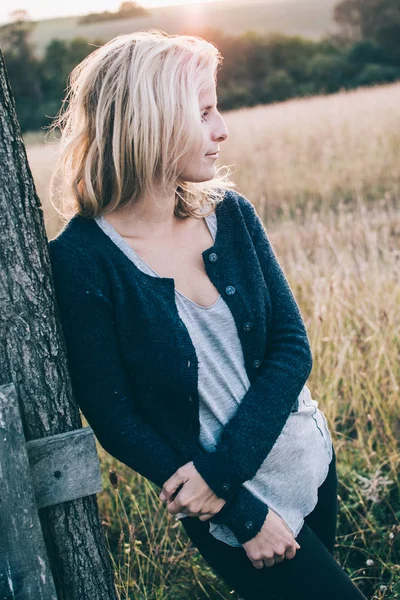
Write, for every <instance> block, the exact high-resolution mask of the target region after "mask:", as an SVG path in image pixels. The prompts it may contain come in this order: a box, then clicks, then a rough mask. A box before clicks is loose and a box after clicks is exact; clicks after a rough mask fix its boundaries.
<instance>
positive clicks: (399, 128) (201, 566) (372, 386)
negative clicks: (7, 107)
mask: <svg viewBox="0 0 400 600" xmlns="http://www.w3.org/2000/svg"><path fill="white" fill-rule="evenodd" d="M225 118H226V121H227V124H228V128H229V130H230V138H229V140H228V141H227V142H226V144H224V145H222V149H223V154H222V153H221V162H222V163H224V164H225V163H227V164H236V165H238V169H237V172H236V174H235V180H236V182H237V183H238V185H239V189H240V191H241V192H242V193H244V194H245V195H246V196H247V197H248V198H249V199H250V200H251V201H252V202H253V203H254V204H255V205H256V207H257V209H258V212H259V214H260V216H261V217H262V218H263V221H264V223H265V225H266V228H267V231H268V233H269V236H270V239H271V241H272V243H273V245H274V248H275V251H276V254H277V255H278V257H279V259H280V261H281V263H282V265H283V268H284V270H285V273H286V275H287V277H288V279H289V281H290V283H291V286H292V289H293V291H294V294H295V296H296V298H297V300H298V302H299V304H300V307H301V311H302V314H303V316H304V319H305V321H306V325H307V329H308V332H309V336H310V341H311V346H312V350H313V354H314V367H313V371H312V374H311V376H310V380H309V382H308V385H309V387H310V389H311V392H312V395H313V398H314V399H316V400H317V401H318V402H319V404H320V408H321V410H322V411H323V412H324V414H325V415H326V417H327V419H328V422H329V425H330V429H331V432H332V437H333V441H334V445H335V449H336V451H337V457H338V472H339V483H340V488H339V494H340V503H339V506H340V514H339V529H338V539H337V542H338V543H337V559H338V560H339V562H340V563H341V565H342V566H343V567H344V568H345V569H346V571H347V572H348V573H349V575H350V576H351V577H352V579H353V580H354V581H355V582H356V583H357V584H358V585H359V586H360V588H361V589H362V591H363V592H364V594H365V595H366V596H367V597H368V598H370V599H371V600H372V599H374V600H378V599H383V598H385V599H392V598H397V597H400V499H399V492H400V481H399V466H400V452H399V439H400V418H399V406H400V403H399V395H400V394H399V388H400V366H399V364H400V363H399V358H400V310H399V308H400V283H399V282H400V210H399V202H398V199H399V197H400V189H399V188H400V170H399V159H400V85H399V84H396V85H390V86H382V87H377V88H375V89H368V90H358V91H355V92H352V93H342V94H337V95H335V96H330V97H324V98H313V99H309V100H293V101H290V102H286V103H283V104H278V105H275V106H267V107H261V106H260V107H255V108H252V109H243V110H239V111H236V112H230V113H227V114H226V115H225ZM28 154H29V160H30V163H31V166H32V169H33V172H34V176H35V180H36V183H37V186H38V189H39V194H40V196H41V198H42V201H43V205H44V209H45V219H46V228H47V231H48V234H49V237H53V236H54V235H55V233H56V231H57V228H58V227H59V223H58V221H57V218H56V217H55V216H54V214H53V213H52V211H51V210H49V207H48V202H47V198H46V186H47V181H48V176H49V169H50V167H51V163H52V160H53V158H54V157H53V156H52V152H51V151H49V150H45V149H43V147H41V146H38V145H33V146H31V147H29V148H28ZM46 161H47V163H46ZM99 451H100V456H101V461H102V468H103V475H104V487H105V489H104V492H103V493H102V494H99V502H100V507H101V511H102V515H103V518H104V522H105V527H107V529H108V532H109V533H108V535H109V539H110V548H111V550H112V552H113V556H114V557H117V556H118V557H119V558H118V559H117V558H115V561H116V563H115V564H116V578H117V582H118V587H119V589H120V593H121V598H124V599H125V598H135V599H139V598H148V599H151V600H153V599H156V598H157V599H162V600H165V599H167V598H168V599H172V598H174V599H175V598H193V599H194V598H200V597H201V598H212V599H214V598H228V597H229V598H232V597H233V596H232V595H230V594H229V590H227V588H226V587H225V586H224V585H223V584H222V583H221V582H219V581H218V580H217V578H215V576H214V574H213V573H212V571H211V570H210V569H209V568H208V567H207V565H206V564H205V562H204V561H203V560H202V559H201V557H200V556H199V554H198V553H197V552H196V551H195V550H194V549H193V548H191V547H190V545H189V544H188V542H187V539H186V537H185V535H184V532H183V528H181V525H180V524H179V523H178V524H174V523H173V520H172V519H171V518H169V515H168V514H166V513H165V511H164V509H163V508H162V509H160V507H159V501H158V499H157V496H156V494H155V491H154V488H153V486H152V485H150V484H148V483H147V482H146V481H145V480H144V479H143V478H142V477H140V476H139V475H136V474H133V473H132V471H130V470H129V469H127V468H125V467H124V466H121V465H118V464H117V463H116V461H115V460H114V459H112V458H111V457H110V456H109V455H107V454H106V453H105V452H104V451H103V450H102V449H100V447H99ZM111 467H113V468H117V469H118V472H119V474H120V477H121V484H120V488H119V490H113V489H112V487H111V485H110V483H109V482H108V480H107V477H106V474H107V471H108V469H109V468H111ZM135 528H136V529H135ZM118 540H119V544H118ZM124 544H125V545H124ZM118 560H119V561H120V562H119V564H117V562H118Z"/></svg>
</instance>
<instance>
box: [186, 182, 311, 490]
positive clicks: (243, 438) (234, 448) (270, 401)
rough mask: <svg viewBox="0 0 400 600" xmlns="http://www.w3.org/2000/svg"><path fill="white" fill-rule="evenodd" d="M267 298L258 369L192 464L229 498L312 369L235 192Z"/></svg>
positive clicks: (269, 259)
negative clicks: (213, 442) (211, 446)
mask: <svg viewBox="0 0 400 600" xmlns="http://www.w3.org/2000/svg"><path fill="white" fill-rule="evenodd" d="M235 194H236V196H237V197H238V202H239V205H240V208H241V210H242V212H243V215H244V218H245V219H246V222H247V226H248V229H249V232H250V236H251V239H252V243H253V245H254V249H255V251H256V255H257V257H258V261H259V264H260V267H261V271H262V274H263V281H262V282H260V285H261V284H262V285H266V287H267V289H268V293H269V296H270V300H271V313H272V314H271V326H270V329H269V332H268V339H267V343H266V347H265V353H264V357H263V360H262V361H261V365H260V367H259V369H258V373H257V375H256V377H255V379H254V380H253V382H252V383H251V385H250V387H249V388H248V390H247V392H246V393H245V395H244V397H243V398H242V400H241V402H240V404H239V406H238V409H237V411H236V412H235V414H234V415H233V416H232V418H231V419H230V420H229V421H228V422H227V423H226V424H225V426H224V428H223V430H222V434H221V437H220V440H219V442H218V444H217V447H216V449H215V451H213V452H210V453H207V454H204V453H201V452H198V453H197V455H196V456H195V458H194V460H193V462H194V466H195V467H196V469H197V470H198V472H199V473H200V475H201V476H202V477H203V479H204V480H205V481H206V482H207V484H208V485H209V487H210V488H211V489H212V490H213V491H214V492H215V493H216V494H217V495H218V496H219V497H221V498H224V499H226V500H229V499H231V498H233V496H234V495H235V492H236V491H237V490H238V489H239V487H240V485H241V484H242V483H243V482H244V481H247V480H249V479H252V478H253V477H254V475H255V474H256V472H257V471H258V469H259V467H260V466H261V464H262V463H263V461H264V460H265V458H266V457H267V456H268V454H269V452H270V451H271V450H272V448H273V446H274V444H275V442H276V440H277V439H278V437H279V435H280V433H281V431H282V429H283V427H284V426H285V423H286V421H287V419H288V417H289V414H290V412H291V409H292V407H293V404H294V403H295V401H296V399H297V398H298V396H299V394H300V392H301V390H302V388H303V386H304V384H305V383H306V381H307V378H308V376H309V375H310V372H311V369H312V353H311V348H310V344H309V340H308V336H307V332H306V329H305V326H304V323H303V320H302V317H301V314H300V310H299V307H298V305H297V303H296V300H295V299H294V297H293V294H292V291H291V289H290V286H289V283H288V282H287V280H286V277H285V275H284V273H283V271H282V269H281V267H280V264H279V262H278V260H277V258H276V256H275V253H274V251H273V249H272V246H271V243H270V241H269V239H268V236H267V233H266V231H265V228H264V226H263V224H262V222H261V220H260V218H259V217H258V215H257V213H256V210H255V209H254V207H253V205H252V204H251V203H250V202H249V200H247V199H246V198H244V196H241V195H239V194H237V193H235Z"/></svg>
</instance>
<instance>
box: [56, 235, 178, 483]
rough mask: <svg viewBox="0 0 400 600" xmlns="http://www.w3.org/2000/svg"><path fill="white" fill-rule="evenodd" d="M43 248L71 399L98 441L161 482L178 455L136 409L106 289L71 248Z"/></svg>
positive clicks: (176, 465) (141, 472)
mask: <svg viewBox="0 0 400 600" xmlns="http://www.w3.org/2000/svg"><path fill="white" fill-rule="evenodd" d="M48 247H49V253H50V259H51V264H52V272H53V280H54V287H55V292H56V300H57V305H58V308H59V313H60V317H61V323H62V328H63V332H64V338H65V341H66V347H67V359H68V365H69V372H70V375H71V382H72V387H73V391H74V396H75V400H76V401H77V403H78V405H79V407H80V409H81V410H82V413H83V414H84V416H85V418H86V419H87V421H88V423H89V425H90V426H91V427H92V429H93V431H94V433H95V435H96V437H97V439H98V441H99V442H100V444H101V446H102V447H103V448H104V449H105V450H106V451H107V452H109V453H110V454H111V455H112V456H114V457H115V458H117V459H118V460H119V461H121V462H123V463H124V464H126V465H127V466H128V467H130V468H132V469H134V470H135V471H137V472H138V473H140V474H142V475H144V476H145V477H146V478H148V479H150V480H151V481H153V482H154V483H156V484H157V485H158V486H160V487H162V486H163V484H164V482H165V481H166V480H167V479H168V478H169V477H171V475H173V473H175V471H176V470H177V469H178V468H179V467H180V466H182V460H181V459H180V458H179V456H178V455H177V453H176V452H175V450H174V449H172V448H171V447H170V446H169V445H168V444H167V443H166V442H165V441H164V440H163V439H162V438H161V437H160V435H159V434H158V433H157V431H156V430H155V429H154V428H153V427H152V426H151V425H150V424H149V423H147V422H145V421H144V420H143V419H142V417H141V416H140V414H139V413H138V412H137V411H136V410H135V398H134V394H133V393H132V386H131V385H130V382H129V381H128V379H127V375H126V372H125V369H124V365H123V362H122V358H121V355H120V350H119V346H118V340H117V336H116V330H115V326H114V313H113V306H112V303H111V302H110V300H109V299H108V298H107V295H106V290H104V289H101V287H99V285H98V284H97V282H94V281H93V277H92V276H91V272H92V269H91V265H90V263H89V261H87V259H86V257H85V256H84V255H83V254H82V256H81V253H80V252H79V251H77V250H76V249H75V248H72V247H67V246H66V244H61V243H58V242H56V241H54V240H52V241H51V242H49V246H48Z"/></svg>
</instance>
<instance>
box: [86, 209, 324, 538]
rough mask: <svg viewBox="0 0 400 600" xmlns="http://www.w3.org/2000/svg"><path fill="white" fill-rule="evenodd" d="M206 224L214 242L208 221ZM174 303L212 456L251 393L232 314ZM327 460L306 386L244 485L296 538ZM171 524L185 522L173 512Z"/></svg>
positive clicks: (216, 528)
mask: <svg viewBox="0 0 400 600" xmlns="http://www.w3.org/2000/svg"><path fill="white" fill-rule="evenodd" d="M95 221H96V222H97V224H98V225H99V227H101V229H102V230H103V231H104V232H105V233H106V234H107V235H108V236H109V237H110V238H111V239H112V240H113V242H114V243H115V244H116V245H117V246H118V247H119V248H120V249H121V250H122V251H123V252H124V253H125V254H126V255H127V256H128V258H130V259H131V260H132V261H133V262H134V263H135V265H136V266H137V267H138V268H139V269H141V270H142V271H144V272H145V273H147V274H148V275H152V276H154V277H160V275H159V274H158V273H156V272H155V271H154V270H153V269H152V268H151V267H149V266H148V265H147V263H146V262H145V261H144V260H143V259H142V258H141V257H140V256H139V255H138V254H137V253H136V252H135V251H134V250H133V248H131V246H129V244H127V243H126V242H125V240H124V239H123V238H122V237H121V236H120V235H119V234H118V233H117V232H116V230H115V229H114V228H113V227H112V225H111V224H110V223H109V222H108V221H107V220H106V219H104V217H97V218H96V219H95ZM205 221H206V223H207V225H208V228H209V230H210V233H211V235H212V237H213V239H214V240H215V235H216V229H217V219H216V216H215V214H211V215H209V216H208V217H206V218H205ZM175 300H176V305H177V309H178V312H179V316H180V317H181V319H182V321H183V322H184V324H185V325H186V327H187V329H188V331H189V334H190V337H191V339H192V342H193V345H194V347H195V350H196V354H197V357H198V361H199V372H198V393H199V401H200V404H199V411H200V415H199V417H200V436H199V442H200V444H201V446H202V447H203V449H204V450H205V451H207V452H211V451H213V450H214V449H215V447H216V445H217V443H218V440H219V437H220V435H221V433H222V430H223V427H224V425H225V423H226V422H227V421H228V420H229V419H230V418H231V417H232V416H233V414H234V413H235V411H236V410H237V407H238V405H239V404H240V401H241V399H242V398H243V397H244V395H245V394H246V391H247V389H248V387H249V386H250V382H249V379H248V377H247V373H246V369H245V366H244V360H243V352H242V348H241V344H240V340H239V336H238V333H237V329H236V325H235V321H234V319H233V316H232V313H231V311H230V309H229V307H228V305H227V304H226V302H225V301H224V299H223V298H222V296H221V295H220V296H219V297H218V299H217V300H216V302H215V303H214V304H213V305H212V306H209V307H204V306H200V305H199V304H196V303H195V302H193V301H192V300H190V299H189V298H187V297H186V296H184V295H183V294H182V293H181V292H179V291H178V290H176V289H175ZM332 455H333V452H332V439H331V436H330V432H329V429H328V425H327V421H326V418H325V416H324V415H323V413H322V412H321V411H320V410H319V408H318V402H317V401H316V400H313V399H312V397H311V394H310V390H309V389H308V387H307V386H306V385H305V386H304V388H303V389H302V391H301V392H300V395H299V397H298V399H297V404H295V405H294V408H293V409H292V412H291V413H290V415H289V417H288V420H287V421H286V423H285V426H284V428H283V430H282V431H281V434H280V435H279V437H278V439H277V441H276V443H275V445H274V446H273V448H272V450H271V452H270V453H269V454H268V456H267V457H266V459H265V460H264V462H263V463H262V464H261V466H260V468H259V469H258V471H257V473H256V474H255V475H254V477H253V478H252V479H250V480H248V481H245V482H244V483H243V485H244V486H246V487H247V488H248V490H249V491H251V493H252V494H253V495H255V496H257V497H258V498H259V499H260V500H262V501H263V502H265V503H266V504H267V505H268V506H269V508H270V509H272V510H273V511H274V512H275V513H277V514H278V515H279V516H280V517H281V518H282V519H283V520H284V521H285V523H286V524H287V525H288V527H289V529H291V531H292V533H293V535H294V537H296V536H297V534H298V533H299V531H300V529H301V527H302V526H303V523H304V517H305V516H306V515H308V514H309V513H310V512H311V511H312V510H313V508H314V507H315V505H316V503H317V500H318V496H317V490H318V487H319V486H320V485H321V484H322V483H323V482H324V480H325V478H326V476H327V473H328V469H329V463H330V461H331V460H332ZM176 517H177V518H179V519H183V518H185V517H187V515H185V514H183V513H178V514H177V515H176ZM209 531H210V533H211V534H212V535H213V536H214V537H215V538H217V539H219V540H221V541H223V542H225V543H227V544H229V545H231V546H241V544H240V543H239V542H238V540H237V538H236V536H235V535H234V534H233V532H232V531H231V530H230V529H229V527H227V526H226V525H222V524H216V523H212V522H210V521H209Z"/></svg>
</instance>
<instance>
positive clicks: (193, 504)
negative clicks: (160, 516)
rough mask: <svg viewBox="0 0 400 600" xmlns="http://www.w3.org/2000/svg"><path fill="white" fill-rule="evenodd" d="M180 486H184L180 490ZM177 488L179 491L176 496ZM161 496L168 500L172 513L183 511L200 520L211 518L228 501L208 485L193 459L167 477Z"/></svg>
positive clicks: (169, 509) (169, 510) (161, 498)
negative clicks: (219, 496)
mask: <svg viewBox="0 0 400 600" xmlns="http://www.w3.org/2000/svg"><path fill="white" fill-rule="evenodd" d="M180 486H183V487H181V489H180V490H178V488H179V487H180ZM177 490H178V493H177V494H176V496H174V493H175V492H176V491H177ZM159 498H160V500H167V502H168V512H169V513H170V514H171V515H175V514H177V513H179V512H181V513H184V514H185V515H188V516H189V517H198V518H199V519H200V521H207V520H208V519H211V517H213V516H214V515H216V514H217V512H219V511H220V510H221V508H222V507H223V506H224V504H225V502H226V500H224V499H223V498H218V496H217V495H216V494H215V493H214V492H213V491H212V489H211V488H210V487H209V486H208V485H207V483H206V482H205V481H204V479H203V478H202V476H201V475H200V473H199V472H198V471H197V469H196V467H195V466H194V465H193V461H190V462H188V463H186V464H185V465H183V466H182V467H180V468H179V469H178V470H177V471H176V472H175V473H174V474H173V475H172V476H171V477H170V478H169V479H167V481H166V482H165V483H164V485H163V487H162V490H161V493H160V496H159Z"/></svg>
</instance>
